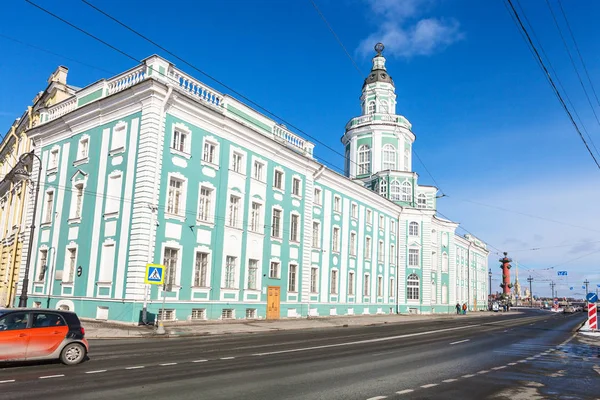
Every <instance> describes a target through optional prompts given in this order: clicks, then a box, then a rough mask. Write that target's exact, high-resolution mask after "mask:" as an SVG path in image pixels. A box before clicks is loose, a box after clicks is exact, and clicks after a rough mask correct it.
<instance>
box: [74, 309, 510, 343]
mask: <svg viewBox="0 0 600 400" xmlns="http://www.w3.org/2000/svg"><path fill="white" fill-rule="evenodd" d="M506 314H520V312H519V311H509V312H506V313H505V312H497V313H494V312H487V311H479V312H470V313H467V314H466V315H456V314H433V315H407V314H402V315H397V314H388V315H351V316H348V315H346V316H336V317H329V316H327V317H310V318H306V317H304V318H286V319H280V320H225V321H193V322H190V321H182V322H166V323H165V325H164V327H165V331H166V332H167V333H166V334H165V335H156V334H155V333H154V327H152V326H147V327H146V326H137V325H129V324H123V323H118V322H102V321H96V320H92V319H85V318H82V324H83V327H84V328H85V336H86V338H88V339H122V338H145V337H151V338H159V337H186V336H205V335H226V334H232V333H259V332H273V331H287V330H299V329H324V328H334V327H344V328H345V327H350V326H372V325H384V324H398V323H407V322H414V321H431V322H432V323H433V322H435V321H436V320H448V319H465V320H468V319H470V318H473V317H489V318H491V319H493V318H494V317H498V316H500V315H506Z"/></svg>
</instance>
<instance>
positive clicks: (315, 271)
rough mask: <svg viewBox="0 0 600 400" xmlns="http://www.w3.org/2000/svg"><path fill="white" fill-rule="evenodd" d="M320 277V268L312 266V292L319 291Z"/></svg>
mask: <svg viewBox="0 0 600 400" xmlns="http://www.w3.org/2000/svg"><path fill="white" fill-rule="evenodd" d="M318 277H319V269H318V268H315V267H312V268H311V269H310V292H311V293H317V292H318V290H317V285H318V283H317V282H318Z"/></svg>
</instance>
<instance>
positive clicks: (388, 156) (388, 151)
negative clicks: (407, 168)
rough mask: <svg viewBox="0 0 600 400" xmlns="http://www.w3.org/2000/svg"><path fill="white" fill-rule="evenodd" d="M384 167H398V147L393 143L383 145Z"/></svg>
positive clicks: (393, 168)
mask: <svg viewBox="0 0 600 400" xmlns="http://www.w3.org/2000/svg"><path fill="white" fill-rule="evenodd" d="M383 169H384V170H387V169H392V170H395V169H396V148H395V147H394V146H392V145H391V144H386V145H385V146H383Z"/></svg>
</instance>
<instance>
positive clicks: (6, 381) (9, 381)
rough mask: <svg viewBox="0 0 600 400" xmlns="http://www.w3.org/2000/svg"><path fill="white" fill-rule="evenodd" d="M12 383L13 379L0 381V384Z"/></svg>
mask: <svg viewBox="0 0 600 400" xmlns="http://www.w3.org/2000/svg"><path fill="white" fill-rule="evenodd" d="M14 381H15V380H14V379H7V380H5V381H0V383H12V382H14Z"/></svg>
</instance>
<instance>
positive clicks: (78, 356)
mask: <svg viewBox="0 0 600 400" xmlns="http://www.w3.org/2000/svg"><path fill="white" fill-rule="evenodd" d="M85 353H86V350H85V347H84V346H83V345H81V344H79V343H69V344H68V345H66V346H65V348H64V349H63V350H62V352H61V353H60V361H61V362H62V363H63V364H66V365H75V364H79V363H80V362H82V361H83V360H84V359H85Z"/></svg>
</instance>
